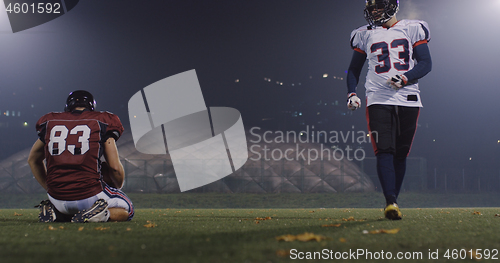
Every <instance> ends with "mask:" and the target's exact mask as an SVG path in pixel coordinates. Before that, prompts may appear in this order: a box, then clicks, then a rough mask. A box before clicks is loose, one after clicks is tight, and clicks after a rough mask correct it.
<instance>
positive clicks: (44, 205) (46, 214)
mask: <svg viewBox="0 0 500 263" xmlns="http://www.w3.org/2000/svg"><path fill="white" fill-rule="evenodd" d="M35 207H39V208H40V213H39V214H38V221H39V222H42V223H51V222H55V221H56V218H57V216H56V210H55V208H54V205H53V204H52V203H51V202H50V200H43V201H42V202H40V204H39V205H37V206H35Z"/></svg>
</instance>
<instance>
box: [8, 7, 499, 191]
mask: <svg viewBox="0 0 500 263" xmlns="http://www.w3.org/2000/svg"><path fill="white" fill-rule="evenodd" d="M363 8H364V1H363V0H357V1H341V0H308V1H306V0H265V1H264V0H256V1H230V0H220V1H202V0H182V1H181V0H169V1H159V0H155V1H128V0H125V1H124V0H108V1H97V0H85V1H80V2H79V3H78V5H77V6H76V7H75V8H73V9H72V10H71V11H70V12H69V13H67V14H66V15H63V16H61V17H59V18H57V19H55V20H53V21H50V22H48V23H45V24H42V25H40V26H37V27H34V28H31V29H27V30H24V31H21V32H18V33H15V34H13V33H12V30H11V28H10V24H9V20H8V18H7V14H6V12H5V9H4V7H3V6H2V7H0V35H1V39H2V40H1V41H0V48H1V50H0V160H4V165H3V166H2V167H4V168H2V169H3V173H4V174H8V175H9V176H11V175H12V174H13V170H8V169H11V168H12V167H13V166H15V165H14V163H15V162H22V161H23V159H22V158H24V157H20V156H23V154H24V155H25V154H26V150H29V148H30V147H31V145H32V144H33V143H34V141H35V140H36V139H37V135H36V131H35V123H36V121H37V120H38V118H40V117H41V116H42V115H44V114H45V113H47V112H50V111H62V110H63V107H64V103H65V100H66V97H67V95H68V93H69V92H71V91H73V90H77V89H85V90H88V91H90V92H91V93H93V94H94V97H95V98H96V101H97V109H98V110H106V111H110V112H113V113H115V114H117V115H118V116H119V117H120V118H121V120H122V122H123V124H124V126H125V129H126V132H125V134H126V133H130V125H129V120H128V109H127V104H128V100H129V99H130V97H131V96H132V95H133V94H135V93H136V92H137V91H139V90H140V89H141V88H144V87H146V86H148V85H149V84H151V83H153V82H156V81H158V80H160V79H163V78H165V77H168V76H172V75H175V74H177V73H180V72H184V71H187V70H190V69H196V72H197V74H198V79H199V81H200V85H201V88H202V91H203V95H204V98H205V101H206V104H207V106H227V107H233V108H236V109H238V110H239V111H240V112H241V114H242V118H243V122H244V125H245V128H246V129H250V128H252V127H261V128H262V130H271V131H298V132H300V131H302V130H304V129H305V127H310V128H311V127H314V129H315V130H317V131H318V130H321V131H346V132H347V131H353V130H355V131H366V120H365V112H364V110H358V111H355V112H350V111H348V110H347V108H346V106H345V104H346V92H347V91H346V90H347V89H346V84H345V82H346V81H345V76H346V70H347V67H348V65H349V62H350V58H351V55H352V50H351V49H350V46H349V37H350V33H351V31H352V30H354V29H356V28H358V27H360V26H362V25H364V24H366V21H365V20H364V18H363ZM499 11H500V1H499V0H478V1H474V2H472V1H466V0H440V1H432V0H418V1H417V0H401V1H400V12H399V13H398V14H397V17H398V18H399V19H420V20H425V21H427V22H428V24H429V27H430V32H431V37H432V40H431V41H430V43H429V47H430V50H431V54H432V58H433V70H432V72H430V73H429V75H427V76H426V77H424V78H423V79H421V80H420V81H419V83H420V89H421V95H422V101H423V104H424V108H423V109H422V111H421V114H420V119H419V126H418V129H417V134H416V137H415V140H414V145H413V148H412V152H411V154H410V157H412V158H414V159H412V164H411V165H409V173H412V174H415V175H416V176H418V180H417V181H418V183H415V185H418V187H413V188H412V187H410V186H408V189H410V190H411V189H444V190H450V191H499V189H500V162H498V159H499V157H500V134H499V133H500V121H498V120H497V119H495V117H494V116H496V113H497V112H500V104H499V103H498V98H499V97H500V87H499V85H498V81H497V78H496V76H497V75H498V60H499V59H500V49H499V48H497V47H496V45H497V43H499V42H500V34H499V33H498V28H497V25H498V24H499V22H500V17H499V16H498V15H497V14H498V13H499ZM365 74H366V66H365V70H364V71H363V72H362V79H361V81H360V85H359V87H358V94H360V95H361V96H360V97H361V98H362V101H364V95H363V94H364V88H363V84H364V75H365ZM129 135H130V134H129ZM304 136H308V135H307V134H306V135H304ZM348 144H349V143H346V144H342V143H340V144H335V143H333V144H332V143H330V144H328V146H329V147H341V148H343V147H345V146H346V145H348ZM352 147H355V148H360V147H361V148H363V149H365V150H366V151H365V152H366V153H367V156H366V157H367V158H366V160H365V161H364V162H358V163H357V165H358V166H359V167H360V169H361V170H362V171H363V173H364V174H365V175H366V176H368V177H371V178H372V179H373V180H372V181H374V183H375V184H376V183H377V180H376V177H374V176H376V175H375V166H374V163H373V160H371V159H370V158H372V157H373V152H372V149H371V145H370V144H366V143H365V144H362V145H359V144H352ZM23 151H24V153H20V152H23ZM16 154H20V155H17V157H14V158H13V157H12V156H14V155H16ZM9 158H11V159H9ZM12 158H13V159H12ZM16 158H17V159H16ZM14 159H15V160H17V161H12V160H14ZM9 165H10V168H5V167H9ZM158 173H160V172H158ZM374 187H377V186H376V185H375V186H374Z"/></svg>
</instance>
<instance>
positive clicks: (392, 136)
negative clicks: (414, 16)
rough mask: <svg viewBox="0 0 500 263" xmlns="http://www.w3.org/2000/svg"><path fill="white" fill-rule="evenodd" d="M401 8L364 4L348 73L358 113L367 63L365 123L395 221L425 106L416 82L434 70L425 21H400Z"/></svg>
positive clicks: (389, 1) (388, 0) (377, 1)
mask: <svg viewBox="0 0 500 263" xmlns="http://www.w3.org/2000/svg"><path fill="white" fill-rule="evenodd" d="M398 10H399V1H398V0H367V1H366V6H365V10H364V16H365V19H366V20H367V21H368V25H365V26H362V27H360V28H358V29H356V30H354V31H353V32H352V33H351V47H352V48H353V49H354V52H353V56H352V60H351V63H350V66H349V70H348V75H347V89H348V95H347V98H348V99H347V107H348V108H349V109H351V110H356V109H358V108H359V107H360V106H361V100H360V99H359V98H358V96H357V95H356V86H357V85H358V82H359V75H360V73H361V69H362V68H363V65H364V63H365V60H368V73H367V76H366V83H365V89H366V103H367V108H366V119H367V122H368V129H369V130H370V131H371V132H372V135H373V136H371V140H372V145H373V148H374V150H375V155H376V158H377V174H378V177H379V180H380V184H381V185H382V190H383V192H384V196H385V199H386V207H385V210H384V214H385V217H386V218H388V219H392V220H399V219H401V217H402V213H401V211H400V210H399V207H398V204H397V198H398V195H399V192H400V190H401V185H402V184H403V178H404V175H405V171H406V157H407V156H408V153H409V152H410V148H411V145H412V142H413V136H414V135H415V131H416V128H417V121H418V116H419V112H420V107H422V103H421V101H420V91H419V87H418V83H417V82H418V79H420V78H422V77H423V76H425V75H426V74H427V73H429V72H430V71H431V68H432V60H431V55H430V52H429V48H428V46H427V43H428V42H429V40H430V34H429V27H428V25H427V23H426V22H424V21H420V20H399V21H398V20H397V19H396V13H397V12H398ZM414 60H416V62H415V61H414Z"/></svg>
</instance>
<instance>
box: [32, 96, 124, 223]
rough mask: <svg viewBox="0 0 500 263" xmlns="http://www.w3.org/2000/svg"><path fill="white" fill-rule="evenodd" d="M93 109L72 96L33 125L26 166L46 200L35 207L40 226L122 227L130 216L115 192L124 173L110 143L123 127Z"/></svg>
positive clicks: (111, 116) (85, 99)
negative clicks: (34, 134) (99, 224)
mask: <svg viewBox="0 0 500 263" xmlns="http://www.w3.org/2000/svg"><path fill="white" fill-rule="evenodd" d="M94 109H95V101H94V98H93V96H92V94H90V93H89V92H87V91H84V90H77V91H74V92H72V93H70V94H69V96H68V98H67V100H66V107H65V108H64V112H51V113H48V114H45V115H44V116H42V117H41V118H40V119H39V120H38V122H37V124H36V130H37V132H38V136H39V139H38V140H37V141H36V142H35V144H34V145H33V147H32V148H31V152H30V155H29V157H28V163H29V165H30V168H31V171H32V172H33V175H34V176H35V178H36V180H37V181H38V182H39V183H40V185H41V186H42V187H43V188H44V189H45V190H46V191H47V195H48V197H49V199H48V200H45V201H42V202H41V203H40V205H39V207H40V215H39V219H40V222H68V221H71V222H80V223H85V222H106V221H127V220H131V219H132V217H133V216H134V207H133V205H132V202H131V201H130V199H129V198H128V197H127V195H125V193H123V192H122V191H121V190H120V188H121V187H122V185H123V181H124V176H125V172H124V170H123V166H122V164H121V162H120V158H119V156H118V150H117V148H116V144H115V142H116V140H118V139H119V138H120V136H121V134H122V133H123V130H124V129H123V126H122V124H121V122H120V119H119V118H118V116H116V115H114V114H112V113H109V112H99V111H95V110H94ZM102 155H104V158H105V159H106V163H104V162H101V160H100V159H101V156H102ZM44 160H45V161H46V163H44Z"/></svg>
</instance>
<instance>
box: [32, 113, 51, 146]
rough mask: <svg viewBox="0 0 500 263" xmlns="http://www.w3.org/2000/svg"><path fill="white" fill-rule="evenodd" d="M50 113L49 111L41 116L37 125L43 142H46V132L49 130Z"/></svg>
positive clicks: (37, 130) (39, 136)
mask: <svg viewBox="0 0 500 263" xmlns="http://www.w3.org/2000/svg"><path fill="white" fill-rule="evenodd" d="M49 115H50V113H47V114H45V115H43V116H42V117H40V119H39V120H38V121H37V122H36V125H35V128H36V132H37V133H38V138H40V140H41V141H42V142H43V143H45V134H46V131H47V121H49Z"/></svg>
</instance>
